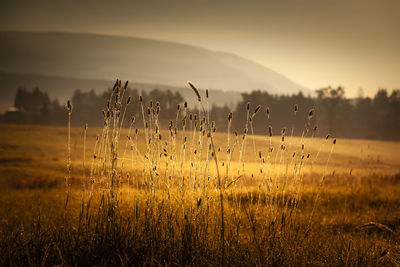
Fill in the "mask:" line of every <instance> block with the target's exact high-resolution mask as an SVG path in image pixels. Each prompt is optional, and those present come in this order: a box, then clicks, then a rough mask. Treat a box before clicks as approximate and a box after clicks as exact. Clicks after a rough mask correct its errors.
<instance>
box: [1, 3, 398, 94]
mask: <svg viewBox="0 0 400 267" xmlns="http://www.w3.org/2000/svg"><path fill="white" fill-rule="evenodd" d="M0 30H32V31H69V32H90V33H104V34H114V35H126V36H138V37H146V38H152V39H163V40H171V41H176V42H182V43H187V44H193V45H197V46H201V47H205V48H209V49H213V50H219V51H226V52H233V53H235V54H238V55H240V56H243V57H246V58H248V59H251V60H253V61H255V62H258V63H260V64H262V65H264V66H267V67H269V68H271V69H273V70H276V71H278V72H280V73H281V74H283V75H285V76H287V77H288V78H290V79H292V80H293V81H295V82H297V83H298V84H300V85H303V86H305V87H308V88H310V89H316V88H319V87H323V86H327V85H332V86H338V85H342V86H344V87H345V88H346V90H347V95H348V96H354V95H356V94H357V92H358V89H359V88H360V87H362V88H363V89H364V92H365V94H366V95H372V94H373V93H375V92H376V90H377V88H378V87H385V88H388V89H394V88H400V1H397V0H376V1H372V0H363V1H353V0H348V1H340V0H333V1H329V0H318V1H310V0H309V1H301V0H291V1H289V0H279V1H278V0H277V1H245V0H241V1H233V0H230V1H217V0H213V1H205V0H203V1H189V0H186V1H169V0H162V1H153V0H148V1H110V0H109V1H100V0H97V1H64V2H63V1H56V0H52V1H37V0H36V1H33V0H25V1H18V0H14V1H2V2H1V3H0Z"/></svg>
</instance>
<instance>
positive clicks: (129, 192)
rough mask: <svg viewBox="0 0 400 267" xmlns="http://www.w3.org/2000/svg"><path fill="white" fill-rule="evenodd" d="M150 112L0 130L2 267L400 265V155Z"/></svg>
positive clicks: (364, 143) (384, 148) (390, 148)
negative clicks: (143, 116) (142, 117)
mask: <svg viewBox="0 0 400 267" xmlns="http://www.w3.org/2000/svg"><path fill="white" fill-rule="evenodd" d="M115 107H118V105H115ZM116 109H117V110H114V111H112V112H115V113H114V114H117V113H118V108H116ZM120 114H123V109H122V108H120ZM155 114H156V113H153V115H151V114H150V115H149V118H148V122H149V124H150V125H149V126H148V128H146V127H144V128H143V125H142V127H140V126H138V125H134V126H133V127H132V128H130V129H122V128H120V127H119V125H120V121H119V120H120V118H119V117H120V116H119V115H118V116H117V115H114V116H109V117H107V116H105V121H106V126H105V127H104V128H91V127H90V126H89V128H88V129H87V130H86V129H85V128H84V127H81V128H74V127H73V128H71V129H70V134H69V133H68V132H69V128H68V127H67V126H66V127H44V126H20V125H0V174H1V175H0V188H1V193H0V255H2V256H1V257H0V265H3V266H11V265H33V266H36V265H43V266H47V265H79V266H85V265H211V266H214V265H235V266H237V265H258V266H265V265H270V266H281V265H300V266H303V265H304V266H309V265H316V266H321V265H331V266H345V265H346V266H353V265H354V266H356V265H357V266H358V265H363V266H378V265H379V266H398V265H399V264H400V234H399V231H400V157H398V151H400V143H396V142H382V141H372V140H344V139H337V140H336V139H333V138H331V137H329V138H316V137H314V134H313V130H312V129H309V128H310V124H308V126H307V124H306V127H305V134H304V137H292V136H291V134H290V129H287V130H283V131H281V129H278V130H277V129H273V130H274V134H271V135H272V136H269V135H266V136H253V135H252V134H251V130H248V131H247V134H244V135H243V133H240V134H237V135H235V134H234V133H233V132H231V133H230V134H229V136H228V134H227V133H218V132H215V133H214V132H213V130H212V124H211V123H207V120H206V119H204V122H202V120H200V119H198V121H197V125H195V124H196V123H194V121H193V123H192V121H189V120H188V122H187V124H186V128H184V127H183V128H182V126H179V127H180V128H179V130H178V131H176V132H175V131H174V128H173V127H172V130H165V129H163V130H160V129H159V127H158V124H157V115H155ZM200 116H201V114H199V118H200ZM72 118H73V112H72ZM180 119H181V118H180ZM308 120H310V118H309V119H308ZM306 121H307V120H306ZM177 122H178V119H177V120H176V124H175V125H178V123H177ZM248 123H249V124H248V127H249V129H251V121H250V122H248ZM136 127H138V132H136V129H137V128H136ZM201 127H203V129H200V128H201ZM275 132H276V133H275ZM271 133H272V130H271ZM68 136H70V141H68V139H69V138H68ZM127 136H129V138H128V137H127ZM68 151H70V152H68ZM216 166H218V168H217V167H216Z"/></svg>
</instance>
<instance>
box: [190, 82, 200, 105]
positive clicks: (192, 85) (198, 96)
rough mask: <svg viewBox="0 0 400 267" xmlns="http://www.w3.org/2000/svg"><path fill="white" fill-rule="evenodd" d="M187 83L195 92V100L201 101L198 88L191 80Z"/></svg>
mask: <svg viewBox="0 0 400 267" xmlns="http://www.w3.org/2000/svg"><path fill="white" fill-rule="evenodd" d="M188 84H189V86H190V87H191V88H192V89H193V91H194V93H195V94H196V96H197V100H198V101H199V102H201V95H200V91H199V89H197V87H196V86H195V85H194V84H193V83H192V82H188Z"/></svg>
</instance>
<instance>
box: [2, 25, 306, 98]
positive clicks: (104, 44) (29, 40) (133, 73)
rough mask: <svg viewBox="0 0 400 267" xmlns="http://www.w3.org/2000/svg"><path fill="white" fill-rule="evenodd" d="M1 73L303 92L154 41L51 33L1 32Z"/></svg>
mask: <svg viewBox="0 0 400 267" xmlns="http://www.w3.org/2000/svg"><path fill="white" fill-rule="evenodd" d="M0 59H1V60H0V71H3V72H7V73H17V74H38V75H47V76H62V77H74V78H81V79H100V80H113V79H115V78H117V77H119V78H122V79H129V80H131V81H137V82H141V83H151V84H168V85H171V86H179V87H182V86H185V85H186V81H187V80H192V81H194V82H196V83H197V84H198V85H199V86H200V87H202V88H206V87H207V88H214V89H222V90H232V91H249V90H252V89H263V90H268V91H269V92H271V93H279V94H284V93H297V92H298V91H299V90H305V89H304V88H302V87H301V86H299V85H297V84H295V83H294V82H292V81H290V80H289V79H287V78H286V77H284V76H283V75H281V74H279V73H277V72H275V71H273V70H271V69H268V68H266V67H264V66H262V65H259V64H257V63H255V62H252V61H250V60H247V59H245V58H242V57H239V56H237V55H234V54H230V53H223V52H216V51H211V50H207V49H203V48H199V47H195V46H189V45H185V44H180V43H174V42H166V41H159V40H151V39H143V38H134V37H121V36H109V35H94V34H77V33H56V32H17V31H2V32H0Z"/></svg>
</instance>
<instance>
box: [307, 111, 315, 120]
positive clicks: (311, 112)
mask: <svg viewBox="0 0 400 267" xmlns="http://www.w3.org/2000/svg"><path fill="white" fill-rule="evenodd" d="M314 113H315V109H314V108H312V109H310V111H309V112H308V119H309V120H311V119H312V117H313V116H314Z"/></svg>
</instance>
